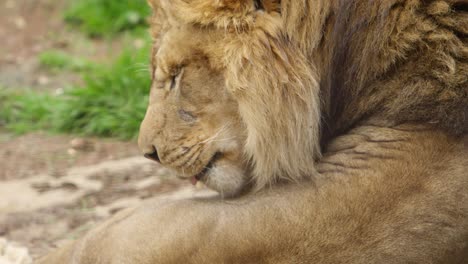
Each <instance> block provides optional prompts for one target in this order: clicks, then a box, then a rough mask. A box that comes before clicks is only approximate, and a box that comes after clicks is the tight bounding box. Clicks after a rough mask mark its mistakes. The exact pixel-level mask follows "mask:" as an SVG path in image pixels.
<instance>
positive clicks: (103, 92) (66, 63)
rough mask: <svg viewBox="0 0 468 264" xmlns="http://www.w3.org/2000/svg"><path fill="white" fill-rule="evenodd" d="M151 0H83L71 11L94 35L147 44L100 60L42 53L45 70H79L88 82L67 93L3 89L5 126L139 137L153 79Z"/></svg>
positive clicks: (1, 122)
mask: <svg viewBox="0 0 468 264" xmlns="http://www.w3.org/2000/svg"><path fill="white" fill-rule="evenodd" d="M148 13H149V8H148V6H147V3H146V0H141V1H140V0H128V1H114V0H80V1H76V2H75V3H74V4H72V5H71V7H70V9H69V10H68V11H67V12H66V15H65V18H66V20H67V21H73V22H74V23H77V22H79V23H78V25H79V28H80V29H81V30H83V31H84V33H85V34H87V35H88V36H115V34H119V35H120V34H121V32H122V31H125V32H126V33H125V35H126V38H127V40H128V39H129V40H130V41H126V42H130V43H131V41H132V40H136V39H139V40H144V41H143V43H144V44H143V46H142V47H138V48H137V47H135V45H131V44H128V45H127V46H128V47H129V48H127V49H124V50H123V51H122V52H121V54H120V55H118V56H117V57H116V58H115V59H114V60H113V61H111V62H110V63H107V64H98V63H95V62H91V61H88V60H85V59H82V58H76V57H74V56H72V55H70V54H67V53H65V52H63V51H60V50H49V51H46V52H43V53H41V54H39V56H38V61H39V63H40V65H41V66H42V67H43V68H46V69H47V70H49V71H51V72H54V73H55V74H60V72H63V71H74V72H79V74H81V75H82V78H83V85H81V86H79V87H73V88H70V89H66V90H65V91H64V93H63V94H61V95H53V94H51V93H47V92H39V91H35V90H34V89H29V90H27V89H26V90H25V89H15V90H11V89H8V90H7V89H2V88H1V87H0V126H2V127H4V128H6V129H7V130H9V131H11V132H15V133H26V132H29V131H34V130H43V131H49V132H53V133H73V134H79V135H91V136H101V137H116V138H121V139H134V138H135V137H136V136H137V134H138V130H139V124H140V122H141V120H142V119H143V117H144V114H145V109H146V106H147V101H148V94H149V87H150V78H149V73H148V67H147V65H148V61H149V51H150V45H151V42H150V39H149V37H148V36H147V35H148V34H147V32H146V30H145V26H144V24H145V23H144V21H145V17H146V16H147V15H148Z"/></svg>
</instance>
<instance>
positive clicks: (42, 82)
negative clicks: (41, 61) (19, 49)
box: [37, 75, 50, 86]
mask: <svg viewBox="0 0 468 264" xmlns="http://www.w3.org/2000/svg"><path fill="white" fill-rule="evenodd" d="M37 83H38V84H39V85H42V86H45V85H48V84H49V83H50V79H49V77H47V76H45V75H41V76H39V77H38V78H37Z"/></svg>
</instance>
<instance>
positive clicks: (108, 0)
mask: <svg viewBox="0 0 468 264" xmlns="http://www.w3.org/2000/svg"><path fill="white" fill-rule="evenodd" d="M149 13H150V11H149V8H148V4H147V2H146V0H79V1H73V2H72V4H71V6H70V8H69V9H68V10H67V11H66V12H65V16H64V17H65V20H66V21H67V22H69V23H70V24H73V25H76V26H78V27H79V28H80V29H81V30H82V31H84V32H85V33H86V34H88V35H89V36H91V37H100V36H109V35H115V34H117V33H119V32H121V31H123V30H132V29H135V28H138V27H141V26H144V25H145V24H146V17H147V16H148V15H149Z"/></svg>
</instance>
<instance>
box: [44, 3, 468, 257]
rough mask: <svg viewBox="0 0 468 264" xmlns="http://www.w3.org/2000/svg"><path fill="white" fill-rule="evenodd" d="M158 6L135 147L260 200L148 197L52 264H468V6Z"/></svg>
mask: <svg viewBox="0 0 468 264" xmlns="http://www.w3.org/2000/svg"><path fill="white" fill-rule="evenodd" d="M151 4H152V6H153V8H154V9H155V13H156V16H155V18H154V19H153V29H154V34H155V54H154V56H153V61H154V63H153V66H154V72H155V73H154V76H153V79H154V81H153V88H152V95H151V100H150V106H149V108H148V112H147V115H146V118H145V121H144V122H143V124H142V131H141V136H140V140H139V143H140V146H141V147H142V150H143V151H144V152H145V153H150V152H152V151H153V150H154V149H153V148H156V149H157V150H158V153H159V154H161V155H160V159H161V162H162V163H163V164H165V165H167V166H170V167H172V168H175V169H176V170H179V171H182V174H183V175H182V176H184V177H190V176H191V175H193V174H194V173H197V172H198V171H199V170H201V169H202V168H203V167H204V166H206V164H207V162H209V160H210V159H211V158H212V157H213V155H215V153H222V156H221V157H220V158H219V159H216V160H215V161H216V162H215V165H214V167H213V170H214V171H216V170H220V171H219V173H218V174H213V175H212V174H208V175H207V177H206V179H204V180H205V181H206V182H207V184H208V185H209V186H210V187H212V188H214V189H217V190H219V191H221V192H225V193H227V194H228V195H236V194H238V193H239V192H241V191H242V190H243V189H244V188H246V186H248V183H250V182H252V181H253V183H254V184H255V185H256V187H257V189H259V190H260V189H263V190H262V191H260V192H258V193H251V194H247V195H245V196H243V197H241V198H238V199H235V200H230V201H223V200H197V199H192V200H183V201H172V202H159V203H158V202H154V201H151V202H149V203H148V204H146V205H144V206H142V207H141V208H140V209H136V210H130V211H128V212H123V213H121V214H119V215H118V216H116V217H114V218H112V219H110V220H109V221H107V222H106V223H104V224H102V225H101V226H100V227H98V228H96V229H95V230H93V231H91V232H90V233H89V234H88V235H86V236H85V237H84V238H82V239H81V240H78V241H77V242H75V243H74V244H71V245H69V246H68V247H66V248H63V249H61V250H59V251H57V252H54V253H52V254H51V255H49V256H48V257H46V258H44V260H43V261H42V262H41V263H148V264H149V263H465V262H466V260H467V259H468V191H467V190H468V136H467V133H468V37H467V36H468V5H467V3H466V2H464V1H462V0H442V1H438V0H429V1H423V0H377V1H358V0H333V1H325V0H311V1H292V0H283V1H274V0H263V1H251V0H239V1H234V0H190V1H189V0H171V1H169V0H153V1H151ZM226 127H227V128H226ZM319 132H320V133H319ZM187 142H188V146H192V148H189V149H187V147H188V146H187V145H184V144H186V143H187ZM220 142H222V143H220ZM200 145H201V146H200ZM171 146H172V148H171ZM319 146H321V150H320V149H319ZM160 152H161V153H160ZM320 152H322V153H323V156H321V154H320ZM187 153H189V154H187ZM188 155H190V156H188ZM194 160H197V162H195V161H194ZM219 163H220V164H221V165H220V164H219ZM181 164H189V165H190V166H187V167H184V166H182V165H181ZM216 164H218V165H216ZM223 168H227V169H223ZM185 169H187V170H193V171H190V172H188V173H184V171H185ZM223 175H224V176H223ZM214 176H219V177H214ZM281 179H286V180H293V181H298V182H300V184H288V185H275V184H272V183H275V182H278V181H279V180H281ZM210 181H215V182H214V183H210ZM210 184H211V185H210ZM267 185H272V186H273V187H272V188H271V189H266V190H265V189H264V188H263V187H265V186H267Z"/></svg>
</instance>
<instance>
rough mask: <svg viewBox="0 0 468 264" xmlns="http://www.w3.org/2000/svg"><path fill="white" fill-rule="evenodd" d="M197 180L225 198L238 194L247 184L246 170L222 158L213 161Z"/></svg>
mask: <svg viewBox="0 0 468 264" xmlns="http://www.w3.org/2000/svg"><path fill="white" fill-rule="evenodd" d="M198 180H200V181H201V182H203V183H204V184H205V185H206V186H207V187H208V188H210V189H213V190H215V191H217V192H219V193H220V195H221V196H222V197H225V198H232V197H235V196H238V195H239V194H240V193H241V192H242V191H243V190H244V189H245V188H246V186H247V177H246V172H245V171H244V170H243V169H242V168H240V167H238V166H236V165H234V164H232V163H230V162H229V161H224V160H222V159H221V160H218V161H217V162H215V163H213V165H212V166H211V168H210V169H209V170H208V171H206V173H205V174H204V175H203V176H202V177H201V178H199V179H198Z"/></svg>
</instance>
